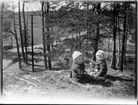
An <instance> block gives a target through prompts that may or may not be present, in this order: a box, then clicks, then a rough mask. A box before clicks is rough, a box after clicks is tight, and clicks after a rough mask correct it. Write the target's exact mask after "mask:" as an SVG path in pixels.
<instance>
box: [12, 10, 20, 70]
mask: <svg viewBox="0 0 138 105" xmlns="http://www.w3.org/2000/svg"><path fill="white" fill-rule="evenodd" d="M13 16H14V33H15V41H16V47H17V54H18V61H19V68H20V69H21V59H20V50H19V43H18V36H17V31H16V21H15V13H14V10H13Z"/></svg>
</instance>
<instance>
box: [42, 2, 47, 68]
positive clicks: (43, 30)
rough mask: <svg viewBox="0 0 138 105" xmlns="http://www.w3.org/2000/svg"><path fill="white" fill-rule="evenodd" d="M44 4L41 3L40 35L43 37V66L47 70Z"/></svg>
mask: <svg viewBox="0 0 138 105" xmlns="http://www.w3.org/2000/svg"><path fill="white" fill-rule="evenodd" d="M44 23H45V22H44V2H42V35H43V53H44V64H45V69H47V59H46V38H45V33H44V32H45V29H44V28H45V25H44Z"/></svg>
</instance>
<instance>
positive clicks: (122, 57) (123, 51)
mask: <svg viewBox="0 0 138 105" xmlns="http://www.w3.org/2000/svg"><path fill="white" fill-rule="evenodd" d="M125 10H126V6H125V7H124V11H125ZM125 35H126V13H125V16H124V34H123V39H122V53H121V61H120V63H121V64H120V70H121V71H122V72H123V66H124V53H125Z"/></svg>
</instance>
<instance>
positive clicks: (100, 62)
mask: <svg viewBox="0 0 138 105" xmlns="http://www.w3.org/2000/svg"><path fill="white" fill-rule="evenodd" d="M106 73H107V64H106V61H105V54H104V51H102V50H98V51H97V53H96V62H95V69H94V72H91V73H90V75H91V76H94V78H99V77H100V78H105V76H106Z"/></svg>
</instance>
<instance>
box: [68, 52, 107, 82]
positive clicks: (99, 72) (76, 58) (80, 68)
mask: <svg viewBox="0 0 138 105" xmlns="http://www.w3.org/2000/svg"><path fill="white" fill-rule="evenodd" d="M72 59H73V63H72V67H71V74H70V77H71V78H72V79H73V80H74V81H77V82H92V81H93V80H100V81H103V82H104V81H105V76H106V73H107V64H106V62H105V55H104V51H102V50H99V51H97V53H96V62H94V61H91V63H90V64H94V65H95V67H94V69H93V70H90V71H89V72H86V71H85V65H84V58H83V54H82V53H81V52H79V51H74V52H73V54H72Z"/></svg>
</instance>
